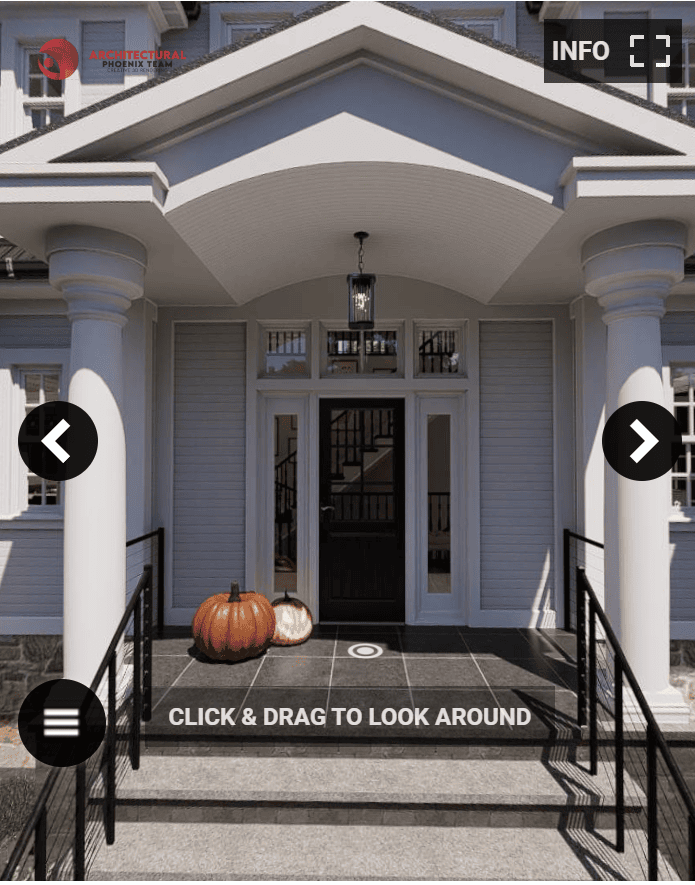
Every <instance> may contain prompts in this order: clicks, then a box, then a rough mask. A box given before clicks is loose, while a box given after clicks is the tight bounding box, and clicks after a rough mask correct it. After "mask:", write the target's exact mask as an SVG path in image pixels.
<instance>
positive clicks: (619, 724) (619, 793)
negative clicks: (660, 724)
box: [613, 649, 625, 852]
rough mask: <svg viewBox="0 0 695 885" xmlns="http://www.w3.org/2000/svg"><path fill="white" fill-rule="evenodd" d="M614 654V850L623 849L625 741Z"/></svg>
mask: <svg viewBox="0 0 695 885" xmlns="http://www.w3.org/2000/svg"><path fill="white" fill-rule="evenodd" d="M613 653H614V655H615V676H614V679H615V850H616V851H618V852H623V851H625V742H624V734H623V665H622V663H621V661H620V658H619V657H618V655H617V654H616V650H615V649H613Z"/></svg>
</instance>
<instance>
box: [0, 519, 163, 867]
mask: <svg viewBox="0 0 695 885" xmlns="http://www.w3.org/2000/svg"><path fill="white" fill-rule="evenodd" d="M155 536H157V537H158V539H159V544H158V551H157V553H158V563H157V564H158V573H159V577H160V581H161V575H162V560H163V541H164V530H163V529H162V528H159V529H155V530H154V531H152V532H148V533H147V534H145V535H142V536H141V537H139V538H133V539H132V540H130V541H127V542H126V547H130V546H132V545H133V544H136V543H138V542H139V541H144V540H147V539H148V538H152V537H155ZM148 591H149V592H148ZM151 591H152V566H151V565H150V564H149V563H148V564H146V565H144V566H143V572H142V575H141V576H140V579H139V581H138V584H137V586H136V588H135V590H134V592H133V594H132V596H131V599H130V601H129V602H128V604H127V606H126V608H125V611H124V613H123V616H122V617H121V619H120V621H119V623H118V627H117V628H116V630H115V632H114V635H113V637H112V639H111V642H110V643H109V646H108V648H107V650H106V652H105V654H104V656H103V658H102V660H101V663H100V664H99V667H98V668H97V671H96V674H95V676H94V678H93V679H92V682H91V685H90V688H91V690H92V691H94V692H96V691H97V690H98V688H99V686H100V684H101V681H102V679H103V677H104V675H105V673H106V670H107V668H108V670H109V679H108V689H109V698H108V711H109V717H108V724H109V731H108V732H107V736H106V742H107V744H108V748H107V749H108V751H109V752H108V754H107V755H108V759H107V764H106V780H107V791H106V797H105V800H104V807H105V825H106V832H107V842H112V841H113V825H114V820H115V818H114V809H115V756H114V754H115V751H116V741H115V731H114V730H115V700H116V698H115V691H116V685H115V673H116V670H115V652H116V649H117V647H118V644H119V642H120V641H121V640H122V639H123V637H124V636H125V631H126V628H127V626H128V622H129V620H130V618H131V616H132V615H133V613H135V622H134V630H135V641H136V643H137V642H138V641H140V640H141V639H142V640H144V643H145V654H144V660H143V661H142V665H143V666H142V669H141V655H140V649H139V648H138V649H135V667H136V671H137V672H136V673H135V676H134V678H135V680H137V681H138V685H137V686H135V685H134V696H135V698H134V704H135V709H134V712H135V713H136V714H137V719H138V721H137V722H135V721H133V724H132V730H133V736H132V737H134V739H135V740H136V741H137V743H138V746H137V748H136V747H134V746H133V747H132V748H131V751H132V755H131V762H132V765H133V768H137V767H138V765H139V735H140V732H139V719H140V716H142V718H143V719H144V720H145V721H147V720H148V719H149V718H150V716H151V709H150V708H151V690H152V688H151V680H152V662H151V637H152V601H151V595H152V593H151ZM143 599H144V636H143V635H142V632H141V625H140V618H141V615H142V604H143ZM141 676H142V679H143V686H142V694H143V697H142V703H141V690H140V685H139V680H140V678H141ZM135 718H136V716H135V715H134V716H133V719H135ZM85 764H86V763H84V762H83V763H80V764H79V765H77V766H76V783H77V794H76V802H77V806H78V807H76V821H77V820H78V819H79V818H80V816H82V817H84V807H79V806H80V804H81V803H82V805H83V803H84V801H85V768H84V766H85ZM63 770H64V769H62V768H53V769H52V770H51V771H50V772H49V774H48V776H47V778H46V780H45V782H44V784H43V787H42V788H41V792H40V793H39V796H38V797H37V799H36V802H35V804H34V807H33V809H32V811H31V814H30V815H29V818H28V820H27V821H26V823H25V825H24V827H23V829H22V832H21V833H20V835H19V837H18V839H17V842H16V843H15V846H14V849H13V851H12V854H11V855H10V858H9V860H8V862H7V864H6V865H5V868H4V870H3V871H2V875H0V879H1V880H3V881H6V880H8V879H11V878H13V876H14V873H15V871H16V868H17V866H18V864H19V863H20V861H21V859H22V857H23V855H24V852H25V851H26V849H27V846H28V844H29V840H30V839H31V837H32V835H33V836H34V868H35V878H36V879H45V878H46V873H47V869H46V861H47V859H46V844H45V840H46V830H47V827H46V810H47V804H48V801H49V799H50V797H51V794H52V792H53V790H54V788H55V784H56V781H57V779H58V777H59V775H60V773H61V772H62V771H63ZM83 823H84V821H83ZM79 831H80V827H78V826H77V824H76V833H77V834H78V835H77V837H76V842H80V841H81V843H82V844H81V851H77V850H76V852H75V858H74V866H75V878H76V879H81V878H84V873H85V870H84V836H85V833H84V827H82V832H81V838H80V837H79ZM39 843H40V844H39ZM76 847H77V846H76Z"/></svg>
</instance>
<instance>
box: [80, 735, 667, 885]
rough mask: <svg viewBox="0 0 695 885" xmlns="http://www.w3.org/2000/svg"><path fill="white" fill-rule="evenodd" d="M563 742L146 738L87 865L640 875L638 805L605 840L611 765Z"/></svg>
mask: <svg viewBox="0 0 695 885" xmlns="http://www.w3.org/2000/svg"><path fill="white" fill-rule="evenodd" d="M576 750H577V748H576V747H574V746H572V745H571V744H569V745H567V744H565V745H560V744H558V745H556V746H550V745H546V746H540V747H539V746H521V745H519V746H516V747H509V746H507V747H504V746H481V745H474V746H468V747H458V748H457V747H444V746H441V745H438V746H432V745H430V746H427V745H423V746H420V747H417V746H415V747H414V746H400V745H389V746H376V745H371V746H370V745H361V746H357V745H352V746H350V745H336V744H333V745H330V744H327V745H324V746H323V747H319V748H316V747H307V746H301V745H299V744H296V745H285V746H275V747H272V746H266V747H261V746H256V747H253V746H248V747H243V746H240V745H229V749H222V748H220V746H219V745H218V746H217V747H215V746H214V745H211V746H207V747H205V746H193V747H178V748H176V747H171V748H169V749H167V748H165V747H163V746H159V747H155V746H150V747H149V748H148V749H146V750H145V755H144V756H143V758H142V763H141V768H140V770H139V771H135V772H132V771H129V772H128V773H127V774H126V776H125V778H124V780H123V782H122V784H121V785H120V786H119V791H118V797H119V798H118V806H117V825H116V842H115V844H114V845H113V846H105V845H104V846H102V847H101V849H100V851H99V852H98V854H97V856H96V859H95V862H94V864H93V866H92V868H91V871H90V878H92V879H98V880H109V879H114V880H139V879H177V880H178V879H180V880H186V879H188V880H191V879H213V880H214V879H220V880H222V879H226V880H264V879H295V880H302V879H313V880H330V879H336V880H350V879H356V880H364V879H378V880H386V879H395V880H408V879H423V880H424V879H429V880H438V879H476V880H481V879H487V880H515V879H519V880H563V879H564V880H590V879H641V878H644V872H643V869H642V868H641V867H640V864H639V860H638V859H639V857H640V856H643V855H644V842H645V838H644V834H643V831H642V830H641V829H639V828H638V817H639V807H638V805H634V806H633V805H629V804H628V806H627V809H626V813H627V821H628V822H627V832H626V840H625V841H626V851H625V853H624V854H617V853H616V852H615V851H614V850H613V848H612V844H613V838H614V829H613V828H614V806H613V805H612V802H611V800H610V799H609V798H607V797H610V796H612V795H613V792H612V776H611V771H610V770H605V771H603V772H600V773H599V775H597V776H596V777H591V776H590V775H589V774H588V763H587V762H585V761H580V762H579V763H577V762H574V761H571V757H572V756H573V755H574V753H575V751H576ZM578 750H579V755H580V757H581V756H582V755H584V752H583V748H582V747H581V746H580V747H579V748H578ZM191 752H192V753H193V754H194V755H191ZM377 754H380V755H377ZM635 790H637V794H636V795H639V791H638V789H637V788H636V785H634V784H627V790H626V792H627V795H633V793H634V791H635ZM662 870H664V871H666V870H668V865H665V866H664V867H662Z"/></svg>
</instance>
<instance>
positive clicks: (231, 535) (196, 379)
mask: <svg viewBox="0 0 695 885" xmlns="http://www.w3.org/2000/svg"><path fill="white" fill-rule="evenodd" d="M245 340H246V336H245V328H244V326H242V325H239V324H235V323H180V324H178V325H177V326H176V333H175V354H174V538H173V557H174V561H173V581H174V588H173V603H174V607H175V608H192V607H196V606H198V605H199V604H200V603H201V602H202V601H203V600H204V599H206V598H207V597H208V596H210V595H212V594H213V593H221V592H223V591H225V590H228V589H229V584H230V581H232V580H237V581H239V582H240V583H241V586H242V588H243V586H244V545H245V503H246V502H245V494H246V489H245V481H244V471H245V432H246V429H245V427H246V416H245V408H246V402H245V400H246V395H245V384H246V380H245V359H246V344H245Z"/></svg>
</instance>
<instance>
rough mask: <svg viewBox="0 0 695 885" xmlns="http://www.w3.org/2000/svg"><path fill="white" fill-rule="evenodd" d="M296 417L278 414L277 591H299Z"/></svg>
mask: <svg viewBox="0 0 695 885" xmlns="http://www.w3.org/2000/svg"><path fill="white" fill-rule="evenodd" d="M297 427H298V419H297V415H275V423H274V438H275V447H274V451H275V461H274V468H275V520H274V526H275V544H274V551H273V552H274V574H275V592H276V593H282V592H283V591H285V590H287V591H288V592H289V593H296V592H297V495H298V489H297Z"/></svg>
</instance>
